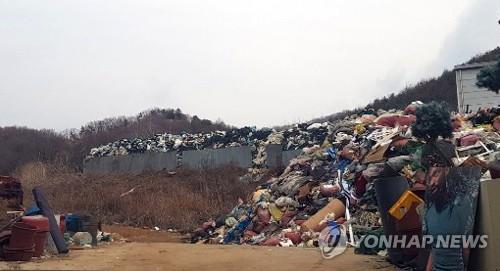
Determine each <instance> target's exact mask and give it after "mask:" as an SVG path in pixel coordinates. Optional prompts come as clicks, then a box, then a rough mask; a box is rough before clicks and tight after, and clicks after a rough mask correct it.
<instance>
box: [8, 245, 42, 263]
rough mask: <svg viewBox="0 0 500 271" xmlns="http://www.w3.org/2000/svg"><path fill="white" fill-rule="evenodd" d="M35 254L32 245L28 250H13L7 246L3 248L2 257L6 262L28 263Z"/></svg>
mask: <svg viewBox="0 0 500 271" xmlns="http://www.w3.org/2000/svg"><path fill="white" fill-rule="evenodd" d="M34 252H35V248H34V245H33V246H31V248H28V249H13V248H10V247H8V246H4V247H3V257H4V258H5V260H6V261H29V260H31V257H33V254H34Z"/></svg>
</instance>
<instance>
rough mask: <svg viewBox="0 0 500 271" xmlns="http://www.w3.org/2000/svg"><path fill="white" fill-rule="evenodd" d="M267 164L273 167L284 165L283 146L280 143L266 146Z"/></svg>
mask: <svg viewBox="0 0 500 271" xmlns="http://www.w3.org/2000/svg"><path fill="white" fill-rule="evenodd" d="M266 166H267V167H268V168H272V169H278V168H282V167H283V146H281V145H279V144H270V145H267V146H266Z"/></svg>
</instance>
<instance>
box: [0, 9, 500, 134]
mask: <svg viewBox="0 0 500 271" xmlns="http://www.w3.org/2000/svg"><path fill="white" fill-rule="evenodd" d="M467 3H468V2H467V1H466V0H446V1H432V0H422V1H397V0H380V1H364V2H356V1H354V2H353V1H340V0H337V1H330V0H328V1H327V0H321V1H320V0H318V1H312V2H311V1H309V2H304V1H299V0H286V1H285V0H270V1H264V0H255V1H237V0H220V1H217V2H211V1H202V0H183V1H166V0H165V1H152V0H151V1H126V0H120V1H118V0H100V1H96V0H93V1H78V0H76V1H65V0H53V1H43V2H40V1H35V0H32V1H28V0H17V1H8V0H0V21H1V22H2V23H1V24H0V40H1V41H2V42H0V59H1V60H2V61H0V100H1V101H2V106H1V107H0V113H1V114H2V117H1V118H0V125H14V124H15V125H28V126H31V127H36V128H55V129H58V130H62V129H65V128H71V127H79V126H80V125H82V124H83V123H85V122H87V121H91V120H95V119H101V118H104V117H109V116H117V115H131V114H135V113H137V112H139V111H142V110H144V109H147V108H151V107H171V108H181V109H182V110H183V111H184V112H187V113H190V114H197V115H199V116H202V117H204V118H209V119H214V120H215V119H218V118H221V119H223V120H224V121H226V122H228V123H231V124H235V125H258V126H269V125H279V124H284V123H292V122H296V121H303V120H308V119H311V118H314V117H317V116H321V115H326V114H331V113H333V112H337V111H340V110H343V109H349V108H353V107H355V106H362V105H364V104H366V103H367V102H369V101H371V100H372V99H374V98H377V97H380V96H383V95H386V94H388V93H390V92H394V91H396V90H398V89H401V88H403V87H404V85H406V84H407V83H408V82H415V81H417V80H418V79H420V78H422V77H425V76H429V75H430V74H432V73H430V71H429V70H427V69H425V68H422V67H426V68H427V67H428V66H429V65H431V66H432V68H433V69H436V70H439V69H441V68H442V67H443V66H446V65H448V64H449V63H455V62H457V61H459V60H461V59H462V58H463V57H465V56H466V55H470V54H475V53H477V51H475V50H486V49H489V46H490V45H491V43H495V42H498V39H496V37H486V34H488V33H493V32H492V29H491V28H488V29H489V30H484V31H483V30H481V31H482V32H481V33H482V34H483V35H485V36H484V37H481V39H480V40H478V41H477V43H481V44H482V45H481V46H479V47H474V46H473V45H470V46H469V45H467V44H466V45H464V46H463V48H464V49H463V50H461V49H460V48H461V46H456V48H457V49H455V51H456V53H452V52H449V53H446V54H445V53H443V50H445V49H441V48H447V47H448V48H451V47H452V46H451V44H452V41H449V40H450V39H451V38H448V39H447V40H446V41H445V38H446V37H447V36H449V35H450V33H452V32H453V31H455V29H456V28H460V27H462V26H460V25H461V24H462V22H461V21H459V19H458V18H460V20H463V21H464V23H465V22H467V23H468V24H483V23H484V21H485V20H487V18H486V16H490V15H489V14H490V13H491V12H490V13H487V14H486V15H485V14H483V13H481V12H476V13H474V14H473V15H470V17H466V18H463V17H460V14H462V13H463V11H464V10H465V9H467V8H469V7H468V4H467ZM475 6H476V5H475V4H474V5H472V6H471V7H470V9H479V10H483V11H484V9H481V8H478V7H475ZM496 6H497V4H495V5H489V9H492V8H493V7H496ZM464 16H465V15H464ZM478 16H479V17H478ZM494 20H497V18H495V19H494ZM457 25H458V26H457ZM494 27H497V26H494ZM465 28H466V29H470V30H471V31H472V29H473V28H472V27H470V26H468V25H466V26H465ZM478 35H479V34H478ZM446 44H448V45H446ZM440 49H441V52H440ZM438 56H439V57H438ZM435 59H442V60H440V62H434V61H435Z"/></svg>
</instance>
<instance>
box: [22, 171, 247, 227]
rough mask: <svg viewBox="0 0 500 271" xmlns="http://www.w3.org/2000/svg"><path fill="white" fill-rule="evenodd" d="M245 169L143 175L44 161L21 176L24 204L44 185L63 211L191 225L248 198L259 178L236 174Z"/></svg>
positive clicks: (119, 219) (54, 204)
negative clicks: (89, 172)
mask: <svg viewBox="0 0 500 271" xmlns="http://www.w3.org/2000/svg"><path fill="white" fill-rule="evenodd" d="M242 173H243V172H242V171H241V170H239V169H235V168H223V169H218V170H209V171H178V172H177V174H175V175H173V176H172V175H170V174H168V173H149V174H142V175H137V176H136V175H94V176H84V175H82V174H78V173H70V172H67V171H65V170H61V169H57V170H55V169H53V168H50V167H49V166H46V165H41V164H38V165H28V166H26V167H23V168H21V169H20V170H18V172H17V174H16V175H17V177H18V178H19V179H20V180H21V181H22V182H23V189H24V191H25V196H26V197H25V199H26V200H25V204H26V205H27V204H28V203H29V201H30V200H32V197H31V196H30V195H31V189H32V188H33V187H34V186H36V185H40V186H42V187H43V188H44V191H45V193H46V196H47V198H48V199H49V202H50V204H51V206H52V208H53V209H54V210H55V211H56V212H59V213H82V214H83V213H85V214H92V215H96V216H98V217H99V218H100V219H101V220H102V221H103V222H105V223H113V222H118V223H125V224H129V225H134V226H150V227H152V226H158V227H160V228H176V229H182V230H191V229H193V228H194V227H196V226H198V225H199V224H200V223H201V222H203V221H204V220H206V219H207V218H210V217H216V216H218V215H220V214H224V213H226V212H228V211H229V210H230V209H231V208H232V207H233V206H234V205H235V204H236V202H237V199H238V197H242V198H245V197H246V196H247V195H248V194H249V193H250V192H251V191H253V190H254V188H255V184H245V183H241V182H240V181H239V180H238V177H239V176H241V175H242Z"/></svg>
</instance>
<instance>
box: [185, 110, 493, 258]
mask: <svg viewBox="0 0 500 271" xmlns="http://www.w3.org/2000/svg"><path fill="white" fill-rule="evenodd" d="M420 106H422V103H420V102H415V103H412V104H411V105H409V106H408V107H407V108H406V109H405V110H404V111H392V112H377V113H375V112H374V111H366V112H364V113H363V114H361V115H357V116H351V117H348V118H346V119H345V120H342V121H338V122H335V123H325V124H313V125H309V126H308V127H306V126H305V125H299V126H297V128H296V129H292V130H287V131H282V132H273V133H272V134H271V135H270V136H269V137H268V141H274V142H277V143H280V142H282V143H283V144H284V145H285V146H286V147H285V149H286V148H292V149H293V148H303V154H302V155H300V156H299V157H297V158H295V159H293V160H292V161H291V162H290V164H289V165H288V167H287V168H286V169H285V170H284V172H283V173H282V174H281V175H280V176H279V177H277V178H273V179H271V180H269V181H267V182H265V183H263V184H261V185H260V186H259V187H258V188H257V190H256V191H255V192H254V193H253V195H251V196H250V197H249V199H248V200H247V201H246V202H244V201H243V200H241V201H240V202H239V203H238V205H237V206H236V207H234V209H233V210H232V211H231V212H229V213H228V214H226V215H223V216H221V217H213V218H210V219H209V220H208V221H206V222H205V223H203V224H202V225H201V226H200V227H199V228H198V229H197V230H195V231H194V232H193V233H192V235H191V241H192V242H193V243H213V244H250V245H263V246H285V247H288V246H299V247H315V246H318V244H319V242H320V241H321V232H322V231H323V230H324V229H325V228H326V227H328V226H332V225H341V224H344V225H348V228H349V231H350V232H351V233H354V234H360V235H363V234H366V233H367V232H372V233H373V232H377V231H380V230H381V229H382V219H381V214H380V212H379V210H378V206H377V198H376V192H375V187H374V181H375V180H377V179H382V178H390V177H399V178H401V177H402V178H404V179H405V180H406V181H407V183H408V186H409V189H410V190H411V191H413V192H414V193H417V194H418V193H420V194H421V192H423V191H424V190H425V177H426V172H425V168H424V166H423V164H422V163H423V161H422V159H424V158H425V157H426V155H427V154H426V151H427V149H426V148H427V147H426V144H425V143H426V142H425V141H424V140H422V139H421V138H417V137H415V136H413V135H412V125H413V124H414V123H415V122H416V120H417V117H416V112H417V108H419V107H420ZM485 112H486V111H484V112H478V113H476V114H471V115H455V116H453V118H452V120H451V121H449V122H450V124H452V126H453V134H452V136H451V137H450V138H448V139H443V138H440V139H439V144H437V145H442V144H444V145H446V146H452V154H453V159H452V160H453V161H452V163H453V164H454V166H467V165H474V166H477V165H479V166H481V167H482V172H483V174H484V175H483V178H489V174H490V173H489V172H490V171H491V173H492V174H493V172H494V169H495V167H496V168H497V169H498V168H499V167H498V165H496V163H495V162H491V161H495V160H496V159H497V158H496V155H497V152H496V151H497V150H499V148H500V136H499V134H498V133H497V130H498V129H500V118H499V117H497V114H496V113H494V114H492V112H498V111H495V110H487V114H486V113H485ZM499 113H500V112H499ZM481 115H487V117H480V116H481ZM478 118H479V119H481V122H479V121H477V119H478ZM310 131H314V132H310ZM285 142H286V143H285ZM313 143H314V144H313ZM427 145H428V144H427ZM425 159H427V158H425ZM488 169H491V170H490V171H488ZM411 195H414V194H411ZM414 198H418V197H414ZM419 202H420V201H419ZM419 226H420V225H419ZM351 237H352V236H351ZM350 241H351V242H353V240H350ZM375 253H376V251H375Z"/></svg>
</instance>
